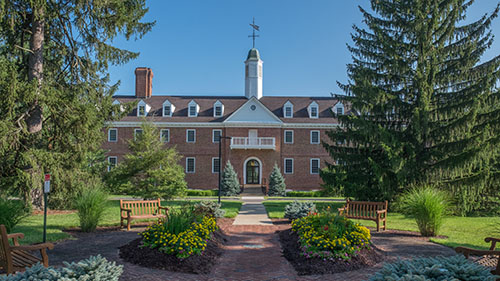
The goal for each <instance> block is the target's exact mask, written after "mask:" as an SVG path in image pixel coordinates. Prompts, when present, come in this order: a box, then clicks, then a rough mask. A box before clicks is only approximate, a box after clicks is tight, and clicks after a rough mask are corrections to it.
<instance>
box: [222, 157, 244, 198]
mask: <svg viewBox="0 0 500 281" xmlns="http://www.w3.org/2000/svg"><path fill="white" fill-rule="evenodd" d="M240 192H241V188H240V181H239V180H238V174H237V173H236V171H235V170H234V168H233V165H231V162H229V161H227V163H226V167H225V168H224V171H223V172H222V180H221V196H237V195H238V194H240Z"/></svg>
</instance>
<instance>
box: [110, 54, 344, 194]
mask: <svg viewBox="0 0 500 281" xmlns="http://www.w3.org/2000/svg"><path fill="white" fill-rule="evenodd" d="M262 64H263V62H262V60H261V59H260V55H259V52H258V50H257V49H251V50H250V51H249V53H248V57H247V60H246V61H245V96H168V95H165V96H160V95H154V96H153V95H152V80H153V72H152V70H151V69H149V68H144V67H141V68H137V69H136V70H135V75H136V92H135V96H115V97H114V103H115V104H122V103H127V102H131V101H135V100H139V101H138V104H137V107H136V108H135V109H134V110H133V111H132V112H131V113H130V114H129V115H128V116H125V117H124V118H123V119H121V120H120V121H117V122H113V123H112V124H110V127H109V128H108V129H107V130H108V132H107V133H108V139H107V141H106V142H105V143H104V144H103V148H104V149H107V150H109V152H108V161H109V162H110V165H115V164H116V163H119V162H120V160H121V159H122V157H123V155H124V154H126V153H127V152H128V149H127V147H128V145H127V140H129V139H131V138H133V137H134V134H138V133H140V125H141V120H142V119H143V118H146V119H147V120H149V121H151V122H153V123H154V124H155V125H156V126H157V127H158V129H159V130H160V136H159V137H160V138H161V140H162V141H163V142H164V143H165V146H166V147H168V146H175V147H176V149H177V151H178V152H179V153H180V154H181V155H182V156H183V159H182V161H181V163H180V164H181V165H182V166H183V167H184V168H185V172H186V181H187V183H188V187H189V188H199V189H214V188H217V186H218V170H219V167H220V162H219V158H218V155H219V137H220V136H224V137H228V138H227V139H226V138H222V139H220V140H221V142H222V143H221V148H222V149H221V155H222V161H223V163H225V162H226V161H227V160H229V161H231V164H232V165H233V166H234V168H235V170H236V172H237V173H238V176H239V178H240V181H241V184H243V185H245V186H246V187H248V186H252V185H262V184H265V183H266V180H267V179H268V177H269V174H270V173H271V170H272V168H273V166H274V164H275V163H276V164H278V166H279V167H280V168H281V171H282V173H283V176H284V177H285V182H286V185H287V188H288V189H295V190H311V189H319V188H320V184H321V179H320V177H319V170H320V169H321V168H322V167H323V165H324V161H325V160H330V161H331V159H330V158H329V156H328V154H327V153H326V151H325V150H324V149H323V147H322V145H321V140H324V141H328V138H327V136H326V135H325V131H327V130H329V129H331V128H333V127H335V126H337V125H338V124H337V120H336V119H335V118H334V117H335V114H344V106H343V105H342V104H341V103H339V102H338V101H336V100H335V99H333V98H330V97H282V96H280V97H266V96H262Z"/></svg>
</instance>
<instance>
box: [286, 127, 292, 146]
mask: <svg viewBox="0 0 500 281" xmlns="http://www.w3.org/2000/svg"><path fill="white" fill-rule="evenodd" d="M284 138H285V143H288V144H290V143H293V130H285V136H284Z"/></svg>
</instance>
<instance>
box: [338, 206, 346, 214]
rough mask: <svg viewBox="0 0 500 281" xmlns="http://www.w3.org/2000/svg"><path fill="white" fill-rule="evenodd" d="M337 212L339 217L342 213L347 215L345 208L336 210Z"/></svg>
mask: <svg viewBox="0 0 500 281" xmlns="http://www.w3.org/2000/svg"><path fill="white" fill-rule="evenodd" d="M337 211H338V212H339V215H342V214H343V213H344V212H345V213H347V207H342V208H338V209H337Z"/></svg>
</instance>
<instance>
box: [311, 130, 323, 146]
mask: <svg viewBox="0 0 500 281" xmlns="http://www.w3.org/2000/svg"><path fill="white" fill-rule="evenodd" d="M313 133H318V142H313ZM310 142H311V144H320V143H321V133H320V131H319V130H311V137H310Z"/></svg>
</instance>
